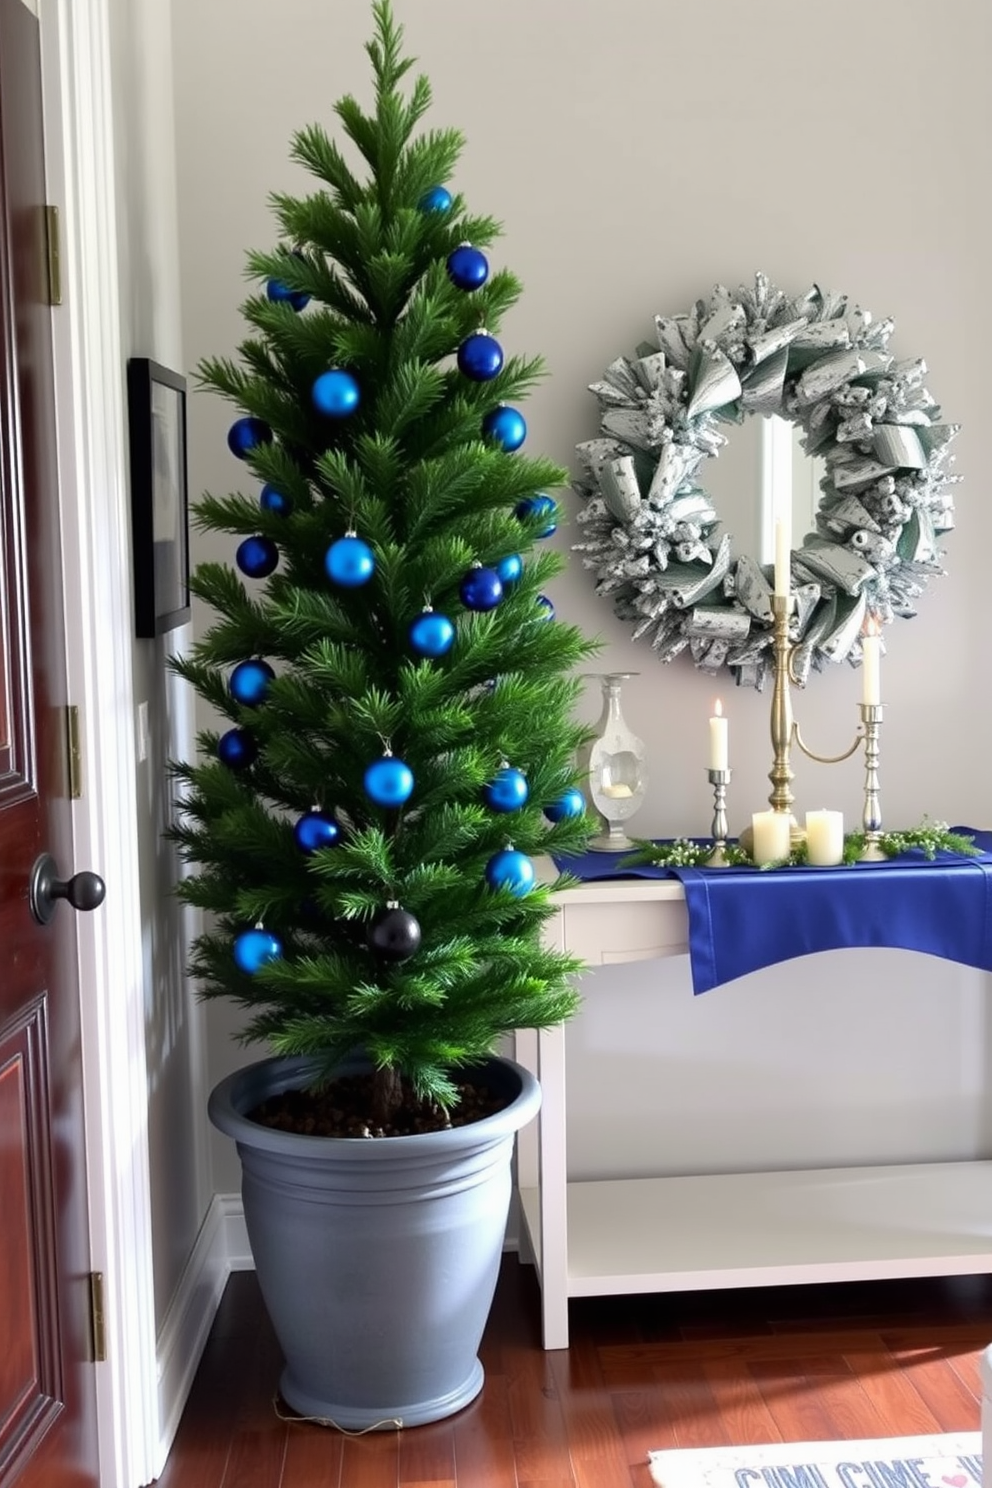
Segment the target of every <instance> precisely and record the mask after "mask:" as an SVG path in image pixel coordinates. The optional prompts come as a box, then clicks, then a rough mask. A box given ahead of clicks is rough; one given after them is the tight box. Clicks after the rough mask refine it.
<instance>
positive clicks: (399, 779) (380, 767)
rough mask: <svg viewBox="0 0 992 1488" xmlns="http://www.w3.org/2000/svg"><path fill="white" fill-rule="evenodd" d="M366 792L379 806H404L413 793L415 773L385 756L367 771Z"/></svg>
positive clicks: (397, 760)
mask: <svg viewBox="0 0 992 1488" xmlns="http://www.w3.org/2000/svg"><path fill="white" fill-rule="evenodd" d="M365 790H366V792H367V794H368V795H369V796H370V797H371V798H372V800H373V801H374V802H375V804H376V805H377V806H402V805H403V802H404V801H406V800H408V799H409V798H410V796H411V794H412V793H413V771H412V770H411V769H410V766H409V765H405V764H404V763H403V761H402V760H400V759H394V758H393V756H392V755H391V754H385V755H383V757H382V759H378V760H374V761H373V762H372V764H371V765H369V767H368V769H367V770H366V771H365Z"/></svg>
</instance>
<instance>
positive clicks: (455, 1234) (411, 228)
mask: <svg viewBox="0 0 992 1488" xmlns="http://www.w3.org/2000/svg"><path fill="white" fill-rule="evenodd" d="M373 16H374V33H373V38H372V40H371V41H370V42H369V44H368V46H367V51H368V54H369V57H370V59H371V63H372V70H373V74H374V109H373V110H372V111H371V112H368V113H366V112H365V111H363V109H362V108H361V107H360V106H359V104H358V103H357V102H356V101H355V99H354V98H352V97H350V96H349V97H345V98H343V99H341V100H340V101H339V102H338V103H337V105H336V109H335V111H336V114H337V116H338V120H339V121H340V124H341V126H343V130H344V133H345V135H346V136H347V137H348V138H349V139H350V141H351V142H352V144H353V145H354V146H355V147H356V151H357V156H356V158H360V159H361V161H362V162H363V164H362V166H361V168H360V169H359V173H358V174H355V173H354V172H353V169H352V167H351V165H349V163H348V162H347V160H346V158H345V155H344V154H343V153H342V151H341V150H340V149H339V147H338V145H337V144H335V143H333V142H332V140H331V139H330V138H329V137H328V135H327V134H326V133H325V131H324V130H323V129H322V128H321V127H310V128H306V129H304V130H302V131H301V132H300V133H298V134H297V135H296V136H295V138H294V142H293V146H292V155H293V157H294V158H295V159H296V160H297V161H298V162H301V163H302V164H303V165H304V166H305V167H306V168H307V169H308V170H309V171H310V172H311V173H312V174H313V176H314V178H315V187H314V190H313V192H312V194H310V195H307V196H304V197H294V196H289V195H282V194H280V195H275V196H273V198H272V205H273V209H274V213H275V217H276V219H277V221H278V238H279V241H278V244H277V246H275V247H274V248H272V249H271V250H270V251H267V252H252V253H250V254H249V256H248V266H249V272H250V274H251V276H252V278H253V279H254V281H255V283H256V286H257V288H256V291H255V292H254V293H252V294H251V296H250V297H249V298H248V300H247V302H246V303H245V305H244V307H243V313H244V317H245V319H246V321H247V323H248V326H249V327H250V330H249V332H248V334H247V337H246V339H245V340H244V341H243V343H242V345H241V346H240V349H239V350H240V355H239V357H238V358H237V359H236V360H232V359H226V358H217V359H211V360H208V361H206V362H205V363H204V364H203V365H202V366H201V368H200V376H201V381H202V383H203V384H204V385H205V386H206V387H207V388H209V389H212V390H213V391H215V392H217V393H220V394H221V395H223V396H224V397H225V398H226V399H228V400H230V402H231V403H232V404H233V405H234V406H235V412H236V415H237V416H236V417H235V419H234V422H233V424H232V426H231V428H230V432H229V436H228V443H229V446H230V449H231V452H232V454H233V455H235V456H236V457H238V458H239V459H240V460H241V461H242V462H243V464H242V467H241V468H242V470H243V471H244V474H245V479H246V482H247V484H248V486H249V489H248V491H247V492H245V491H238V492H234V493H231V494H228V495H224V496H212V495H206V496H205V497H204V498H203V499H202V500H201V501H200V502H199V503H198V506H197V509H196V519H197V522H198V524H199V526H200V527H201V528H203V529H205V530H210V531H215V532H221V533H226V534H229V535H231V538H232V557H233V558H234V560H235V561H234V564H233V565H228V564H224V563H204V564H202V565H200V566H199V567H198V569H197V570H196V572H195V574H194V576H193V579H192V583H191V587H192V589H193V592H194V593H195V594H196V595H197V596H198V597H199V599H200V600H202V601H204V603H205V604H206V605H207V606H209V607H210V610H211V612H212V615H211V624H210V628H209V629H208V630H207V632H206V633H205V634H204V635H203V636H202V638H201V639H200V640H198V642H197V643H196V644H195V646H194V647H193V648H192V650H191V652H190V654H189V656H188V657H186V658H176V659H175V660H174V661H173V666H174V668H175V670H176V671H177V672H178V673H179V674H180V675H182V676H183V677H184V678H186V679H187V680H188V681H189V682H190V683H191V684H192V685H193V687H194V688H195V689H196V690H197V692H198V693H199V694H200V695H201V696H202V697H203V698H205V699H206V700H207V702H208V703H210V704H211V705H212V707H213V708H214V709H215V710H216V712H217V713H218V714H219V715H222V717H223V718H224V719H225V720H226V723H227V726H226V727H225V728H223V729H218V730H216V731H207V732H204V733H203V734H202V735H201V736H200V740H199V744H200V752H199V756H198V761H197V762H196V763H194V764H191V765H185V764H182V765H177V766H176V775H177V777H178V780H179V781H180V782H181V787H182V789H181V796H182V802H183V813H182V817H181V820H180V823H179V825H178V826H177V827H176V828H175V830H174V833H173V836H174V839H175V841H176V842H177V844H178V846H179V849H180V852H181V854H182V856H183V858H184V859H185V860H186V862H187V863H188V864H189V865H190V870H189V876H187V877H184V878H183V879H182V881H181V883H180V884H179V886H178V891H179V893H180V894H181V896H182V898H183V899H184V900H185V901H186V902H187V903H188V904H190V905H193V906H195V907H196V908H197V909H199V910H202V911H205V912H206V914H207V916H208V919H207V924H208V926H209V928H208V929H207V930H206V931H205V933H204V934H202V935H201V936H200V937H199V939H198V940H197V943H196V946H195V950H194V958H193V964H192V968H191V969H192V973H193V975H194V976H195V977H196V979H197V981H198V984H199V987H200V988H201V990H202V992H203V995H204V996H206V997H230V998H233V999H234V1000H235V1001H236V1002H237V1003H239V1004H240V1005H241V1006H242V1007H243V1008H244V1009H246V1011H247V1013H248V1017H247V1020H246V1022H245V1026H244V1038H245V1039H246V1040H261V1041H265V1042H266V1043H267V1044H268V1046H269V1048H270V1050H271V1056H270V1057H269V1058H267V1059H264V1060H262V1061H261V1062H260V1063H257V1064H254V1065H251V1066H249V1067H248V1068H246V1069H243V1070H241V1071H239V1072H237V1073H236V1074H235V1075H233V1076H231V1077H230V1078H229V1079H227V1080H225V1081H224V1082H223V1083H222V1084H221V1085H220V1086H218V1088H217V1089H216V1090H215V1091H214V1092H213V1094H212V1096H211V1102H210V1114H211V1118H212V1120H213V1121H214V1122H215V1124H216V1125H217V1126H218V1127H219V1128H220V1129H221V1130H223V1131H225V1132H227V1133H229V1134H230V1135H232V1136H233V1137H235V1139H236V1141H237V1143H238V1148H239V1151H240V1154H241V1159H242V1168H243V1175H244V1198H245V1213H246V1220H247V1223H248V1229H249V1237H250V1240H251V1244H252V1249H253V1252H254V1256H255V1262H256V1266H257V1270H258V1274H259V1280H260V1284H261V1288H262V1292H263V1295H264V1298H265V1301H266V1305H267V1307H268V1309H269V1311H270V1314H271V1316H272V1319H273V1323H274V1325H275V1328H276V1331H277V1334H278V1336H279V1339H280V1342H281V1345H282V1348H283V1351H284V1353H285V1356H286V1368H285V1372H284V1374H283V1378H282V1382H281V1389H282V1394H283V1397H284V1398H285V1400H286V1401H287V1403H288V1404H289V1405H290V1406H291V1407H292V1408H293V1409H295V1410H296V1411H298V1412H300V1413H301V1414H303V1415H306V1416H310V1417H319V1418H321V1419H324V1420H327V1421H329V1422H333V1423H335V1424H338V1425H341V1426H343V1427H347V1428H350V1429H363V1428H369V1427H373V1426H376V1425H380V1424H395V1423H402V1424H404V1425H412V1424H418V1423H420V1422H424V1421H430V1420H435V1419H438V1418H439V1417H442V1416H446V1415H449V1414H450V1413H452V1412H453V1411H455V1410H457V1409H459V1408H460V1407H461V1406H463V1405H465V1404H466V1403H467V1402H468V1401H469V1400H471V1399H472V1398H473V1396H474V1395H475V1394H476V1393H477V1392H478V1390H479V1389H480V1388H481V1384H482V1371H481V1366H480V1365H479V1362H478V1358H477V1349H478V1344H479V1340H480V1338H481V1334H482V1330H483V1327H484V1324H485V1320H486V1316H487V1314H488V1310H489V1306H490V1303H491V1300H492V1294H493V1290H494V1287H495V1282H496V1274H497V1267H498V1262H499V1254H500V1249H501V1245H502V1239H503V1231H504V1228H505V1223H506V1213H507V1205H508V1201H509V1192H510V1157H511V1152H512V1143H513V1138H514V1134H515V1132H516V1130H518V1129H519V1127H520V1126H521V1125H522V1124H523V1123H524V1122H525V1121H527V1120H528V1119H529V1118H530V1117H531V1116H532V1115H533V1114H534V1112H535V1111H536V1109H537V1104H538V1101H539V1092H538V1090H537V1087H536V1084H535V1082H534V1080H533V1078H532V1077H531V1076H530V1075H529V1074H528V1073H527V1072H526V1071H525V1070H523V1069H521V1068H520V1067H519V1066H517V1065H516V1064H514V1063H513V1062H512V1061H510V1060H506V1059H501V1058H499V1057H498V1056H497V1055H496V1053H495V1052H494V1051H495V1050H496V1049H497V1048H498V1046H499V1042H500V1040H501V1038H502V1037H503V1036H504V1035H506V1034H508V1033H509V1032H511V1031H512V1030H514V1029H516V1028H544V1027H548V1026H550V1025H553V1024H555V1023H557V1022H559V1021H561V1020H562V1019H564V1018H566V1017H568V1016H569V1015H570V1014H571V1013H572V1011H573V1010H574V1008H575V1005H576V992H575V990H574V987H573V985H572V983H571V977H572V974H573V973H574V972H575V971H576V970H577V969H578V966H577V963H576V962H575V961H574V960H573V959H572V958H570V957H568V956H565V955H562V954H559V953H558V952H556V951H553V950H551V949H548V948H547V947H546V946H545V945H543V944H542V939H541V927H542V924H543V922H544V921H545V920H546V919H547V917H548V916H549V915H550V914H552V913H553V912H554V906H553V900H552V892H553V890H552V888H548V887H545V886H543V885H541V884H540V883H538V882H537V881H536V879H535V873H534V864H533V857H534V856H535V855H537V854H548V853H550V852H552V851H554V852H569V851H579V850H581V848H582V847H583V845H584V843H585V842H586V840H587V839H588V836H589V834H590V828H589V825H588V824H587V822H586V820H585V818H584V816H583V814H582V798H581V795H580V793H579V791H578V790H577V780H578V777H577V772H576V767H575V756H576V751H577V748H578V746H579V745H580V744H581V743H582V742H583V741H584V738H585V730H584V729H583V728H582V727H581V726H579V725H577V724H576V722H575V721H574V719H573V716H572V707H573V703H574V700H575V696H576V690H577V687H578V686H579V683H578V682H577V681H576V680H575V667H576V665H577V663H579V662H580V661H581V660H583V659H584V658H586V657H587V656H588V655H589V654H591V652H592V650H593V649H594V648H593V647H592V645H591V644H590V643H589V642H587V641H586V640H585V639H583V637H582V636H581V634H580V633H579V632H578V631H577V630H576V629H575V628H573V627H572V626H569V625H565V624H562V623H560V622H558V621H556V620H555V619H554V612H553V608H552V606H551V604H550V602H549V601H548V599H547V598H546V596H545V595H544V593H543V590H544V587H545V585H546V584H547V581H548V579H549V578H550V577H551V576H552V575H553V574H555V573H556V572H557V571H558V570H559V568H560V566H561V564H562V562H563V561H564V560H563V559H562V558H561V557H560V556H559V555H558V554H557V553H556V552H555V551H554V550H552V549H550V548H549V547H548V545H547V544H543V545H542V542H541V539H542V538H544V537H546V536H547V535H548V534H549V533H550V532H551V531H553V530H554V522H555V517H556V506H555V501H554V498H553V496H551V495H550V494H549V491H550V490H552V489H553V488H555V487H558V486H561V485H562V484H563V483H564V481H565V480H566V479H567V476H566V472H565V471H563V470H562V469H560V468H559V467H558V466H557V465H555V464H553V463H551V462H549V461H548V460H545V459H538V458H532V457H530V456H529V455H527V454H525V453H521V452H520V446H521V445H522V443H523V441H524V437H525V433H526V427H525V423H524V420H523V417H522V415H521V414H520V412H519V410H518V408H517V407H516V406H515V404H516V402H517V401H519V399H520V398H521V396H522V395H524V394H525V393H526V392H527V390H528V389H529V388H530V387H531V386H532V384H533V383H534V381H535V379H536V378H537V377H538V376H539V375H540V371H541V364H540V362H539V361H538V360H533V359H526V358H523V357H519V356H513V355H504V352H503V349H502V347H501V346H500V344H499V342H498V341H497V339H496V332H497V331H498V329H499V324H500V318H501V316H502V315H503V314H504V312H505V311H506V310H507V308H508V307H509V306H511V305H512V304H513V303H514V302H515V301H516V299H517V298H518V295H519V292H520V286H519V284H518V282H517V280H516V279H515V278H514V277H513V275H512V274H511V273H509V272H508V271H507V270H506V269H503V268H494V267H493V266H491V265H490V263H489V260H488V258H487V256H486V253H485V250H486V249H487V248H489V247H490V246H491V244H492V243H493V241H494V240H495V239H496V237H497V236H498V232H499V226H498V224H497V223H496V222H494V221H493V220H491V219H490V218H488V217H480V216H473V215H471V214H470V213H469V211H468V209H467V207H466V205H465V203H464V202H463V200H462V199H461V197H459V196H453V195H452V193H451V191H450V190H449V188H448V186H447V185H445V184H444V183H446V182H448V181H450V179H451V175H452V172H453V169H454V166H455V163H456V160H457V158H458V155H459V152H460V148H461V143H462V141H461V137H460V136H459V134H458V133H457V132H455V131H453V130H441V131H431V132H420V133H418V131H417V126H418V124H419V121H420V120H421V118H422V116H423V114H424V112H425V110H426V109H427V108H428V105H429V102H430V89H429V85H428V83H427V80H426V79H425V78H424V77H417V78H416V79H415V80H414V81H413V82H412V86H411V87H410V89H409V91H408V92H405V91H404V89H403V88H401V82H402V80H403V78H404V75H405V74H406V73H407V72H408V71H409V69H410V67H411V66H412V63H411V61H410V60H409V59H407V58H405V57H404V56H403V54H402V32H401V29H400V28H399V27H398V26H397V24H396V23H395V21H394V18H393V16H392V14H391V10H390V5H389V3H388V0H377V3H376V4H375V5H374V7H373Z"/></svg>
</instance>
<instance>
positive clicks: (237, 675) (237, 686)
mask: <svg viewBox="0 0 992 1488" xmlns="http://www.w3.org/2000/svg"><path fill="white" fill-rule="evenodd" d="M275 675H276V674H275V672H274V671H273V670H272V668H271V667H270V666H269V663H268V662H267V661H256V660H251V661H239V662H238V664H237V666H236V667H235V668H234V671H233V672H232V673H231V679H230V681H229V683H228V687H229V688H230V690H231V696H232V697H233V698H234V699H235V700H236V701H237V702H239V703H243V704H244V706H245V707H246V708H257V707H258V705H259V704H260V703H262V702H264V701H265V694H266V693H267V692H268V690H269V684H270V683H271V682H272V681H273V680H274V678H275Z"/></svg>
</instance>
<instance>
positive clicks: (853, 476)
mask: <svg viewBox="0 0 992 1488" xmlns="http://www.w3.org/2000/svg"><path fill="white" fill-rule="evenodd" d="M655 325H656V328H657V342H658V345H657V348H655V347H652V346H650V345H641V346H639V347H638V348H637V352H636V354H635V356H634V357H632V358H628V357H625V356H620V357H618V358H617V359H616V360H615V361H613V362H612V363H611V364H610V366H609V367H607V368H606V371H605V372H604V374H603V380H602V381H600V382H595V383H592V384H591V385H590V391H591V392H592V393H594V394H595V395H596V398H597V400H598V402H599V405H600V429H601V434H600V437H599V438H597V439H592V440H587V441H585V442H584V443H582V444H579V445H577V446H576V452H577V454H578V456H579V458H580V460H581V462H582V466H583V475H582V476H581V477H580V479H579V480H577V481H576V482H575V483H574V489H575V490H576V491H577V492H578V493H579V495H580V496H581V497H583V498H584V502H585V504H584V506H583V508H582V510H581V511H580V512H579V514H578V520H579V522H580V523H581V524H582V525H583V527H584V529H585V530H584V541H582V542H581V543H576V544H574V545H573V546H574V550H575V551H576V552H579V553H581V554H582V555H583V559H582V561H583V565H584V566H585V567H586V568H588V569H591V570H592V571H593V572H594V573H595V576H596V592H597V593H598V594H600V595H602V596H603V597H605V598H609V599H610V600H612V603H613V607H614V610H615V612H616V614H617V615H618V616H619V618H620V619H621V620H624V621H626V622H627V623H629V624H630V625H632V627H633V636H634V638H635V639H639V638H642V637H644V638H647V639H648V640H649V642H650V645H651V647H652V649H653V650H654V651H655V652H656V653H657V655H658V656H659V658H660V659H661V660H662V661H665V662H668V661H671V660H673V659H674V657H676V656H678V655H680V654H681V653H682V652H683V651H688V652H689V654H690V656H691V657H692V660H693V662H694V664H695V665H696V666H697V667H698V668H700V669H701V670H702V671H705V672H710V673H718V672H720V671H721V670H722V669H723V668H724V667H727V668H729V669H730V670H731V671H732V672H733V673H734V676H735V679H736V681H737V682H738V683H739V684H742V685H749V686H753V687H758V688H760V687H761V686H762V685H763V683H764V680H765V676H766V674H767V673H768V671H769V670H770V667H771V660H772V658H771V640H772V610H771V592H772V582H771V569H770V566H768V565H762V564H760V563H759V562H758V561H757V560H756V559H755V558H754V557H752V556H750V555H749V554H746V553H745V554H740V555H737V556H735V555H734V553H733V551H732V540H731V534H730V533H729V532H726V531H723V530H722V525H723V524H722V523H721V520H720V516H719V514H718V512H717V510H716V508H715V506H714V504H713V501H712V499H711V498H710V496H709V495H708V493H707V491H706V489H705V487H704V486H703V485H702V483H701V481H700V478H699V475H700V467H701V466H702V465H703V462H704V461H705V460H706V459H709V458H711V457H713V456H716V455H717V454H718V453H719V450H720V449H721V448H722V447H723V445H724V444H726V443H727V437H728V436H727V435H726V434H725V433H724V432H723V428H725V427H726V426H728V425H732V424H740V423H743V421H744V420H745V419H746V418H747V417H749V416H750V415H752V414H772V413H774V414H778V415H779V416H780V417H781V418H783V419H786V420H787V421H788V422H790V423H792V424H794V425H797V426H798V427H799V428H800V429H801V430H802V438H801V441H800V442H801V444H802V447H803V449H804V450H805V451H806V454H807V455H808V456H810V457H812V456H814V455H818V456H820V457H822V459H823V461H824V462H825V474H824V476H823V477H822V479H821V481H820V491H821V493H822V494H821V497H820V501H819V505H818V508H817V513H816V529H815V531H813V532H810V533H807V534H806V535H805V536H804V538H803V541H802V545H801V546H800V547H799V548H798V549H794V550H793V552H792V554H791V571H792V589H793V592H794V594H795V597H796V598H795V606H794V611H793V621H792V633H793V640H794V642H795V649H794V652H793V670H794V673H795V677H796V679H797V680H798V681H799V682H800V683H801V684H802V683H805V682H806V680H807V679H808V677H809V674H810V672H811V671H820V670H822V668H823V666H824V665H825V663H826V662H828V661H833V662H838V661H843V660H845V659H846V660H848V661H850V662H852V663H854V664H856V663H858V662H860V659H861V635H862V631H863V629H864V626H865V624H866V622H867V621H868V619H869V617H871V618H873V619H874V621H875V622H876V623H877V624H879V625H886V624H889V623H890V622H891V621H892V620H894V619H895V618H896V617H897V616H898V617H903V618H906V617H909V616H912V615H915V613H916V606H915V602H916V600H917V599H918V598H919V596H920V595H921V594H922V593H923V591H924V590H925V588H926V585H927V582H928V581H929V579H930V578H931V577H933V576H935V575H938V574H942V573H943V572H944V570H943V568H942V565H941V561H940V560H941V558H942V556H943V554H942V552H941V550H940V549H939V547H938V540H939V538H940V537H941V536H942V535H943V534H944V533H946V532H949V531H951V530H952V529H953V527H954V507H953V502H952V499H951V494H950V491H949V487H950V486H952V485H954V484H955V483H956V482H957V481H958V480H960V476H957V475H954V474H952V473H951V471H950V469H949V467H950V465H951V464H952V463H953V458H954V457H953V455H950V454H949V450H948V446H949V445H950V442H951V440H952V439H953V438H954V436H955V435H956V434H957V432H958V429H959V427H960V426H959V425H958V424H949V423H946V422H944V421H943V419H942V416H941V411H940V408H939V406H938V405H937V403H936V402H935V400H934V398H933V397H932V396H931V394H930V393H929V392H928V391H927V388H926V386H925V383H924V379H925V377H926V373H927V368H926V364H925V362H923V360H922V359H915V360H910V361H897V360H896V358H895V356H894V355H893V354H892V353H891V352H889V351H888V341H889V337H890V335H891V334H892V330H893V322H892V321H891V320H881V321H874V320H873V319H872V317H871V315H870V314H869V312H868V311H866V310H863V309H861V308H860V307H858V306H856V305H850V306H849V303H848V299H847V297H846V296H845V295H836V294H832V293H830V292H829V291H826V290H822V289H820V288H819V286H818V285H815V284H814V285H813V286H812V287H811V288H810V289H809V290H807V291H806V292H805V293H804V294H802V295H799V296H795V297H790V296H788V295H786V294H784V293H783V292H782V291H781V290H779V289H777V288H776V287H775V286H774V285H773V284H772V283H771V281H770V280H769V279H768V277H767V276H766V275H764V274H761V273H758V274H756V275H755V282H754V288H753V289H747V288H745V287H743V286H741V287H740V288H739V289H738V290H737V292H736V294H732V293H731V292H730V291H729V290H728V289H726V288H725V287H724V286H723V285H720V284H718V285H716V286H715V288H714V290H713V292H712V294H711V295H710V297H709V299H708V300H702V299H700V300H697V301H696V303H695V304H694V305H693V307H692V309H691V310H690V311H689V312H688V313H687V314H685V315H675V316H660V315H659V316H656V317H655Z"/></svg>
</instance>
